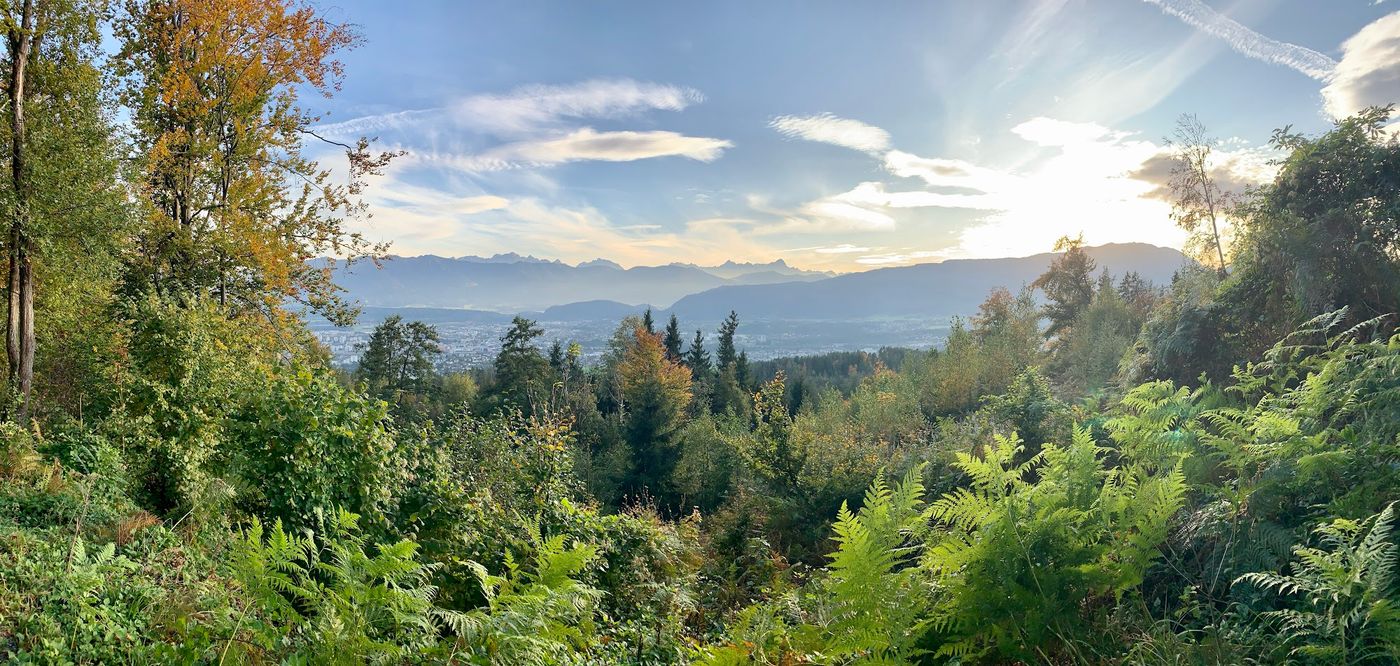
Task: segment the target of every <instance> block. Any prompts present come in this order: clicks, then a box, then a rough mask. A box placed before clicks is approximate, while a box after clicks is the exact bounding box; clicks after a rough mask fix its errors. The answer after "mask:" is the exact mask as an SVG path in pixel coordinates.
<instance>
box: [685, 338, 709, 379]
mask: <svg viewBox="0 0 1400 666" xmlns="http://www.w3.org/2000/svg"><path fill="white" fill-rule="evenodd" d="M685 365H686V366H687V367H689V368H690V376H691V378H692V379H694V380H695V381H697V382H698V381H700V380H701V379H702V378H705V377H708V376H709V375H710V370H711V367H710V352H708V351H706V350H705V334H704V333H702V332H701V331H699V330H696V331H695V337H694V338H691V340H690V348H689V349H687V350H685Z"/></svg>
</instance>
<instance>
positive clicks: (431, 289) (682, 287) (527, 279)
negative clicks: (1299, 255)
mask: <svg viewBox="0 0 1400 666" xmlns="http://www.w3.org/2000/svg"><path fill="white" fill-rule="evenodd" d="M832 276H833V274H831V273H825V272H819V271H806V270H800V269H797V268H793V267H791V266H788V265H787V263H786V262H784V261H783V260H781V259H779V260H777V261H774V262H772V263H767V264H746V263H735V262H725V263H724V264H721V265H719V266H697V265H694V264H679V263H678V264H668V265H664V266H636V267H633V268H622V267H621V266H620V265H618V264H616V263H614V262H612V261H608V260H606V259H595V260H593V261H586V262H583V263H581V264H579V265H577V266H571V265H569V264H565V263H563V262H559V261H547V260H543V259H537V258H535V257H529V256H525V257H522V256H520V255H516V254H505V255H496V256H493V257H485V258H483V257H457V258H452V257H439V256H434V255H423V256H418V257H391V258H389V259H388V260H387V261H385V262H383V267H382V268H378V269H376V268H375V267H374V266H373V265H372V264H367V263H361V264H356V265H354V266H352V267H350V268H349V269H340V270H337V271H336V282H337V284H339V285H340V286H342V287H344V288H345V289H346V290H347V291H348V292H349V295H350V297H351V298H352V299H355V300H357V301H359V302H360V303H361V304H362V305H366V306H371V307H436V308H466V309H475V310H491V311H495V312H524V311H538V310H544V309H546V308H549V307H552V306H557V305H565V304H569V303H577V302H582V301H598V300H603V301H613V302H616V303H625V304H641V303H653V304H663V305H665V304H670V303H673V302H675V301H677V300H679V299H680V298H682V297H684V296H687V295H690V294H695V293H699V292H702V291H705V290H707V289H713V288H716V287H723V286H743V285H764V284H774V283H783V282H793V281H798V282H805V281H814V280H823V279H827V278H830V277H832Z"/></svg>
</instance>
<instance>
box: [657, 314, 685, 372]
mask: <svg viewBox="0 0 1400 666" xmlns="http://www.w3.org/2000/svg"><path fill="white" fill-rule="evenodd" d="M662 343H663V344H665V345H666V358H667V359H668V360H671V361H674V362H676V363H679V362H680V361H681V354H682V352H681V345H682V344H684V341H683V340H681V324H680V321H678V320H677V319H676V315H674V314H673V315H671V320H670V321H668V322H666V337H665V338H664V339H663V340H662Z"/></svg>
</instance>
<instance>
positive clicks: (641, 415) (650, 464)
mask: <svg viewBox="0 0 1400 666" xmlns="http://www.w3.org/2000/svg"><path fill="white" fill-rule="evenodd" d="M618 376H619V378H620V379H621V382H622V395H623V410H624V413H625V419H626V429H627V442H628V444H629V446H630V448H631V452H632V461H633V465H634V474H633V481H632V483H630V484H628V485H629V486H631V489H632V490H633V491H634V492H636V491H640V490H643V489H648V490H650V491H651V493H652V494H653V495H655V496H657V497H659V498H661V499H663V500H665V499H669V493H668V488H666V486H665V484H667V483H668V482H669V480H670V478H671V471H672V470H673V469H674V468H675V466H676V460H677V458H678V454H677V451H676V447H675V442H674V436H675V433H676V431H677V430H679V429H680V427H681V425H682V424H683V423H684V418H685V410H686V407H687V406H689V404H690V399H691V395H690V373H689V372H688V371H686V369H685V368H684V367H683V366H681V365H680V364H678V363H676V362H674V361H671V360H669V359H667V358H666V351H665V347H664V346H663V345H662V343H661V336H659V335H657V334H655V333H648V332H647V330H646V329H645V328H642V327H638V328H637V329H636V330H635V331H633V344H632V345H630V346H629V347H628V348H627V350H626V352H625V353H624V355H623V359H622V363H621V364H619V366H618Z"/></svg>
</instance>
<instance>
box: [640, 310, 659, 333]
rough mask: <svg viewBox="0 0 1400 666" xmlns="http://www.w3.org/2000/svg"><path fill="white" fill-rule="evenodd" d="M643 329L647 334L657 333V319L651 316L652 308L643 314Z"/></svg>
mask: <svg viewBox="0 0 1400 666" xmlns="http://www.w3.org/2000/svg"><path fill="white" fill-rule="evenodd" d="M642 328H643V329H645V330H646V332H647V333H652V334H654V333H656V319H654V318H652V316H651V308H647V311H646V312H643V313H642Z"/></svg>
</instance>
